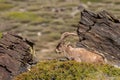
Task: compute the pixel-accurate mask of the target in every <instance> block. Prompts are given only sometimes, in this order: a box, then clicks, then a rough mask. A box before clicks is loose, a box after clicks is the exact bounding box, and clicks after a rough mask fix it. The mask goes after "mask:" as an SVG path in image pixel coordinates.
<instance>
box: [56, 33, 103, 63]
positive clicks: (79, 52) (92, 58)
mask: <svg viewBox="0 0 120 80" xmlns="http://www.w3.org/2000/svg"><path fill="white" fill-rule="evenodd" d="M69 35H74V36H77V34H76V33H69V32H65V33H63V34H62V35H61V39H60V42H59V43H58V45H57V47H56V52H59V53H63V54H64V56H66V57H67V58H68V59H70V60H75V61H77V62H87V63H98V62H99V63H105V59H104V57H103V56H102V55H100V54H97V53H96V52H91V51H89V50H87V49H85V48H74V47H72V46H71V45H70V44H65V42H64V39H65V38H66V37H68V36H69Z"/></svg>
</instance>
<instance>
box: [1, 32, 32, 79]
mask: <svg viewBox="0 0 120 80" xmlns="http://www.w3.org/2000/svg"><path fill="white" fill-rule="evenodd" d="M32 48H33V43H32V42H31V41H29V40H27V39H24V38H22V37H20V36H18V35H16V34H15V33H11V32H9V33H6V34H3V35H2V38H1V39H0V80H12V79H13V77H14V76H16V75H18V74H20V73H22V72H25V71H27V70H28V69H27V67H28V66H29V65H31V64H32V63H33V54H32V53H31V49H32Z"/></svg>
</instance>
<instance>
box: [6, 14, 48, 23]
mask: <svg viewBox="0 0 120 80" xmlns="http://www.w3.org/2000/svg"><path fill="white" fill-rule="evenodd" d="M5 17H6V18H8V19H12V20H16V21H20V22H31V24H38V23H46V22H49V20H48V19H45V18H42V17H40V16H38V15H37V14H35V13H32V12H9V13H6V14H5Z"/></svg>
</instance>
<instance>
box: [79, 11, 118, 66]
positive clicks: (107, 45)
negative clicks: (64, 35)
mask: <svg viewBox="0 0 120 80" xmlns="http://www.w3.org/2000/svg"><path fill="white" fill-rule="evenodd" d="M77 34H78V36H79V42H78V43H77V47H83V48H86V49H88V50H91V51H96V52H98V54H100V55H103V56H104V57H105V58H106V59H107V61H108V62H110V63H113V64H117V65H120V20H119V19H117V18H116V17H115V16H113V15H112V14H111V13H108V12H107V11H105V10H103V11H101V12H98V13H94V12H91V11H88V10H83V11H82V12H81V18H80V22H79V24H78V25H77Z"/></svg>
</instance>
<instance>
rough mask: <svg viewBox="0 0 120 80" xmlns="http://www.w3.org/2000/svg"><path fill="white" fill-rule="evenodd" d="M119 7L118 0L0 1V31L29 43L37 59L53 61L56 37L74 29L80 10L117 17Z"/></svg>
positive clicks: (57, 38) (119, 10) (56, 55)
mask: <svg viewBox="0 0 120 80" xmlns="http://www.w3.org/2000/svg"><path fill="white" fill-rule="evenodd" d="M119 7H120V0H0V31H1V32H7V31H15V32H16V33H17V34H19V35H22V36H23V37H26V38H29V39H31V40H33V41H34V42H35V44H36V45H35V50H36V55H37V58H38V59H39V60H43V59H51V58H56V57H58V54H56V53H55V51H54V49H55V46H56V44H57V42H58V40H59V38H60V35H61V33H63V32H65V31H69V32H73V31H75V30H76V27H75V26H74V25H76V24H77V23H78V21H79V18H80V10H82V9H83V8H86V9H89V10H92V11H95V12H97V11H100V10H107V11H108V12H111V13H112V14H114V15H116V17H118V18H120V15H119V14H120V8H119ZM75 40H77V39H75ZM71 41H73V40H71Z"/></svg>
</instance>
